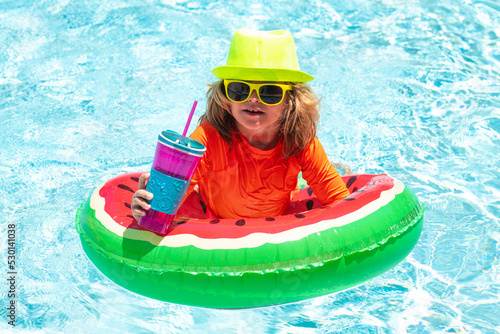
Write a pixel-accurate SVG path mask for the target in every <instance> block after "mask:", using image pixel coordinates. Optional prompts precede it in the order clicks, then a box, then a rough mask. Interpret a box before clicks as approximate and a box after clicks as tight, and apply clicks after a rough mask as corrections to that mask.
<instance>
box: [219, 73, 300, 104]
mask: <svg viewBox="0 0 500 334" xmlns="http://www.w3.org/2000/svg"><path fill="white" fill-rule="evenodd" d="M232 82H239V83H244V84H245V85H248V86H249V87H250V93H249V94H248V97H247V98H246V99H244V100H243V101H234V100H233V99H231V98H230V97H229V94H228V93H227V86H229V84H230V83H232ZM262 86H278V87H280V88H281V89H282V90H283V94H282V95H281V100H280V101H279V102H278V103H266V102H264V101H262V99H261V98H260V93H259V89H260V87H262ZM224 90H225V91H226V97H227V99H228V100H229V101H231V102H235V103H243V102H246V101H248V99H249V98H250V96H252V92H253V91H254V90H255V92H256V93H257V97H258V98H259V101H260V102H261V103H262V104H265V105H266V106H276V105H278V104H280V103H281V102H283V99H284V98H285V94H286V91H287V90H292V86H291V85H281V84H276V83H272V82H266V83H251V82H247V81H242V80H229V79H224Z"/></svg>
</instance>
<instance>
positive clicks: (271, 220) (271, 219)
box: [266, 217, 276, 222]
mask: <svg viewBox="0 0 500 334" xmlns="http://www.w3.org/2000/svg"><path fill="white" fill-rule="evenodd" d="M275 220H276V219H274V218H273V217H267V218H266V221H268V222H273V221H275Z"/></svg>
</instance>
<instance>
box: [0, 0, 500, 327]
mask: <svg viewBox="0 0 500 334" xmlns="http://www.w3.org/2000/svg"><path fill="white" fill-rule="evenodd" d="M240 27H249V28H254V29H260V30H272V29H277V28H285V29H288V30H290V31H291V32H292V34H293V35H294V37H295V42H296V46H297V53H298V57H299V61H300V63H301V69H302V70H304V71H305V72H308V73H311V74H312V75H314V76H315V80H314V81H312V83H311V85H312V87H313V88H314V89H315V90H316V92H317V93H318V95H320V96H321V97H322V118H321V123H320V128H319V132H318V137H319V138H320V140H321V141H322V143H323V145H324V147H325V149H326V150H327V152H328V154H329V155H330V156H331V158H332V159H334V160H337V161H342V162H345V163H347V164H349V165H350V166H351V167H352V168H353V170H354V171H355V172H356V173H388V174H390V175H392V176H394V177H396V178H398V179H400V180H402V181H403V182H405V183H406V184H407V185H408V186H410V187H411V188H412V189H413V190H414V191H415V192H416V194H417V195H418V196H419V198H420V200H421V201H422V202H423V203H424V204H425V205H426V208H427V210H426V214H425V225H424V230H423V233H422V236H421V239H420V241H419V243H418V244H417V246H416V248H415V249H414V251H413V252H412V253H411V254H410V255H409V256H408V257H407V259H406V260H405V261H403V262H402V263H401V264H399V265H398V266H397V267H395V268H394V269H392V270H390V271H388V272H387V273H385V274H383V275H381V276H379V277H377V278H375V279H373V280H371V281H369V282H366V283H365V284H363V285H360V286H357V287H355V288H352V289H349V290H346V291H342V292H339V293H335V294H331V295H327V296H324V297H319V298H314V299H310V300H306V301H303V302H298V303H293V304H288V305H280V306H272V307H264V308H258V309H247V310H212V309H201V308H195V307H189V306H183V305H176V304H170V303H166V302H160V301H156V300H152V299H148V298H145V297H142V296H139V295H136V294H134V293H131V292H129V291H127V290H124V289H123V288H121V287H119V286H117V285H116V284H114V283H112V282H111V281H110V280H109V279H107V278H106V277H104V276H103V275H102V274H101V273H100V272H99V271H98V270H97V269H96V268H95V267H94V265H93V264H92V263H91V262H90V261H89V260H88V259H87V257H86V255H85V254H84V252H83V250H82V248H81V245H80V240H79V236H78V234H77V232H76V231H75V227H74V217H75V213H76V210H77V208H78V207H79V205H80V203H82V202H83V201H84V200H85V199H86V198H87V197H88V196H89V195H90V193H91V192H92V190H93V189H94V188H95V187H96V186H97V185H98V184H100V183H102V182H104V181H105V180H107V179H109V178H111V177H113V176H115V175H118V174H120V173H124V172H131V171H145V170H148V169H149V168H150V165H151V163H152V158H153V154H154V148H155V141H156V137H157V134H158V133H159V132H160V131H162V130H165V129H173V130H177V131H182V129H183V127H184V122H185V120H186V118H187V115H188V113H189V111H190V107H191V105H192V104H193V101H194V100H198V101H199V102H200V103H199V105H198V108H197V111H196V114H195V118H197V117H199V116H200V115H201V114H202V112H203V110H204V108H205V106H206V99H205V92H206V85H207V83H210V82H212V81H214V80H215V78H214V77H213V75H212V74H211V72H210V70H211V69H212V68H213V67H215V66H218V65H221V64H224V63H225V57H226V53H227V50H228V48H229V44H230V40H231V36H232V34H233V33H234V31H235V30H236V29H237V28H240ZM0 127H1V131H0V142H1V145H2V148H1V150H0V172H1V174H2V177H1V178H0V190H1V192H2V197H1V199H0V210H1V217H2V221H1V222H0V223H1V224H2V226H1V228H0V230H1V231H2V233H1V242H0V250H1V263H2V264H1V268H2V274H3V275H4V277H5V278H3V279H2V282H3V283H1V284H0V292H1V294H2V296H4V297H2V298H3V301H4V302H3V303H2V305H1V309H0V330H1V331H3V332H8V331H14V332H23V333H24V332H30V333H58V332H67V333H78V332H80V333H89V332H97V333H122V332H130V333H207V332H208V333H219V332H223V333H499V332H500V313H499V312H498V310H499V309H500V300H499V298H500V297H499V295H500V293H499V289H500V173H499V166H500V158H499V153H500V151H499V146H500V4H499V3H498V1H495V0H481V1H480V0H463V1H458V0H443V1H424V0H421V1H418V0H414V1H403V0H401V1H399V0H376V1H368V0H355V1H326V0H318V1H315V0H312V1H274V2H268V1H260V0H257V1H204V0H203V1H175V0H156V1H155V0H149V1H147V0H141V1H139V0H130V1H124V0H109V1H97V0H84V1H69V0H46V1H42V0H35V1H27V0H25V1H22V0H16V1H14V0H10V1H9V0H3V1H0ZM195 127H196V124H195V122H193V123H192V124H191V127H190V132H192V131H193V130H194V129H195ZM9 224H15V226H16V227H15V235H16V236H15V242H16V251H15V256H16V271H17V274H16V285H15V288H16V297H15V300H16V302H17V304H16V322H15V323H16V326H15V327H11V326H10V325H9V324H8V321H9V318H8V315H9V311H8V310H7V307H8V305H9V304H8V303H9V301H10V300H11V299H9V298H7V297H5V296H7V295H8V292H9V289H10V285H9V282H8V281H7V279H8V278H9V276H8V273H9V272H10V270H9V268H8V267H7V255H8V242H7V238H8V233H7V230H8V226H9Z"/></svg>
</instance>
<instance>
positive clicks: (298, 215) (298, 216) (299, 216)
mask: <svg viewBox="0 0 500 334" xmlns="http://www.w3.org/2000/svg"><path fill="white" fill-rule="evenodd" d="M295 218H306V216H304V215H303V214H300V213H297V214H296V215H295Z"/></svg>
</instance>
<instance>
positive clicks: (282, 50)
mask: <svg viewBox="0 0 500 334" xmlns="http://www.w3.org/2000/svg"><path fill="white" fill-rule="evenodd" d="M212 73H213V74H214V75H215V76H216V77H217V78H219V79H233V80H247V81H287V82H307V81H311V80H313V79H314V77H313V76H311V75H309V74H307V73H305V72H302V71H301V70H300V68H299V62H298V60H297V54H296V53H295V43H294V41H293V36H292V34H291V33H290V32H289V31H286V30H273V31H255V30H250V29H238V30H237V31H236V32H235V33H234V36H233V40H232V42H231V47H230V48H229V53H228V56H227V62H226V65H224V66H218V67H215V68H214V69H212Z"/></svg>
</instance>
